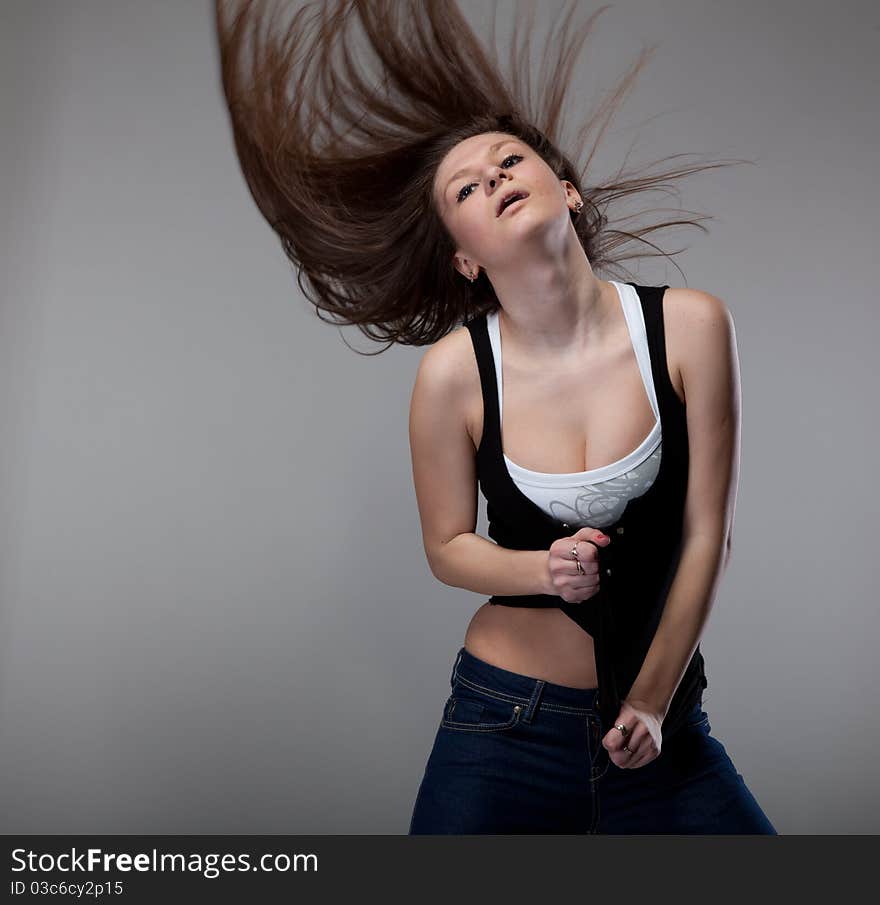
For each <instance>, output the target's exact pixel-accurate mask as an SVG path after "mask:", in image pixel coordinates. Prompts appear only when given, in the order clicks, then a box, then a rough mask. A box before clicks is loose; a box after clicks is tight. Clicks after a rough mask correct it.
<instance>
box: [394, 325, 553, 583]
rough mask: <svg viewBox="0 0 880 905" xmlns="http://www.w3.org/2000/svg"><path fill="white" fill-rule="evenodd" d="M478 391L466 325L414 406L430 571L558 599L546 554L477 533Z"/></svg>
mask: <svg viewBox="0 0 880 905" xmlns="http://www.w3.org/2000/svg"><path fill="white" fill-rule="evenodd" d="M469 369H470V370H469ZM474 392H476V393H480V392H481V391H480V382H479V373H478V371H477V366H476V361H475V360H474V357H473V350H472V346H471V339H470V334H469V333H468V331H467V328H465V327H461V328H459V329H458V330H455V331H453V332H452V333H450V334H449V335H447V336H445V337H443V339H441V340H439V341H438V342H436V343H435V344H434V345H433V346H431V347H430V348H429V349H428V350H427V352H425V354H424V355H423V356H422V359H421V362H420V363H419V368H418V372H417V374H416V380H415V385H414V386H413V392H412V399H411V401H410V418H409V435H410V451H411V455H412V469H413V483H414V485H415V492H416V499H417V503H418V508H419V518H420V521H421V527H422V542H423V544H424V548H425V554H426V556H427V559H428V565H429V566H430V568H431V572H432V573H433V574H434V576H435V577H436V578H438V579H439V580H440V581H442V582H443V583H444V584H448V585H451V586H452V587H457V588H464V589H465V590H468V591H474V592H476V593H478V594H487V595H492V594H500V595H508V594H511V595H514V594H547V593H551V592H552V588H551V585H550V573H549V568H548V553H547V551H546V550H510V549H508V548H507V547H501V546H499V545H498V544H495V543H493V542H492V541H491V540H488V539H486V538H484V537H481V536H480V535H479V534H476V533H475V530H476V525H477V476H476V462H475V447H474V441H473V439H472V437H471V435H470V433H469V432H468V429H467V418H466V415H465V412H466V411H467V401H468V399H469V397H470V395H471V394H473V393H474Z"/></svg>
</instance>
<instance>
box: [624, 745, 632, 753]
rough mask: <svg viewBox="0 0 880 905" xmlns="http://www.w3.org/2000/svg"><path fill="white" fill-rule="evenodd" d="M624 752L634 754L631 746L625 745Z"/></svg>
mask: <svg viewBox="0 0 880 905" xmlns="http://www.w3.org/2000/svg"><path fill="white" fill-rule="evenodd" d="M623 750H624V751H629V753H630V754H632V748H630V747H629V745H624V746H623Z"/></svg>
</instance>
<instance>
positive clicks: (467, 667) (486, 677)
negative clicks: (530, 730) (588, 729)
mask: <svg viewBox="0 0 880 905" xmlns="http://www.w3.org/2000/svg"><path fill="white" fill-rule="evenodd" d="M459 677H460V678H461V679H462V681H464V682H466V683H470V684H472V685H474V686H477V687H478V688H479V687H482V688H486V689H488V690H490V691H495V692H500V693H501V694H503V695H506V696H508V697H512V698H515V699H518V700H520V701H521V702H522V703H523V704H529V705H531V706H530V707H529V708H528V710H529V713H531V712H533V711H534V710H535V709H537V708H539V707H540V705H541V704H542V703H544V704H553V705H555V706H557V707H562V708H566V709H569V710H571V711H572V712H573V713H585V714H586V713H598V708H597V707H596V706H595V701H596V693H597V692H598V689H597V688H572V687H571V686H569V685H557V684H556V683H555V682H548V681H546V680H544V679H538V678H535V677H534V676H524V675H522V674H520V673H518V672H511V671H510V670H508V669H502V668H501V667H500V666H493V665H492V664H491V663H487V662H486V661H485V660H481V659H480V658H479V657H475V656H474V655H473V654H472V653H471V652H470V651H468V650H466V649H465V648H464V647H462V648H461V649H460V650H459V651H458V654H457V655H456V657H455V663H454V665H453V667H452V674H451V675H450V677H449V684H450V685H453V686H454V685H455V681H456V679H458V678H459Z"/></svg>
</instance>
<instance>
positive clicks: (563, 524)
mask: <svg viewBox="0 0 880 905" xmlns="http://www.w3.org/2000/svg"><path fill="white" fill-rule="evenodd" d="M562 527H563V528H570V527H571V525H569V524H568V522H563V523H562Z"/></svg>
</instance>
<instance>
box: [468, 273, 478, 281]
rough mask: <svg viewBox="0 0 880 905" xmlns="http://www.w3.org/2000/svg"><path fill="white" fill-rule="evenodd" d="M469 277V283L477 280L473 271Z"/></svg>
mask: <svg viewBox="0 0 880 905" xmlns="http://www.w3.org/2000/svg"><path fill="white" fill-rule="evenodd" d="M469 277H470V281H471V282H472V283H473V281H474V280H475V279H476V278H477V275H476V274H475V273H474V272H473V271H471V272H470V274H469Z"/></svg>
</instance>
